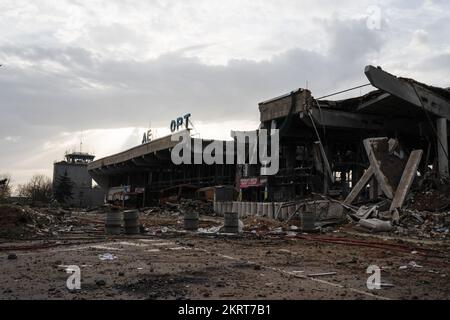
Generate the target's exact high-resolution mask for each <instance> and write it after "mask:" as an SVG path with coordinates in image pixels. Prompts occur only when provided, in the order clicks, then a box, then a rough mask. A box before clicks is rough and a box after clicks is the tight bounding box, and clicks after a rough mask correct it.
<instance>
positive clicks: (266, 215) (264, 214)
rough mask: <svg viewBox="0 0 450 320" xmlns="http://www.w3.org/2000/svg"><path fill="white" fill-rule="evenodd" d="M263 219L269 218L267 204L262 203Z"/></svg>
mask: <svg viewBox="0 0 450 320" xmlns="http://www.w3.org/2000/svg"><path fill="white" fill-rule="evenodd" d="M262 216H263V217H268V216H269V204H268V203H263V214H262Z"/></svg>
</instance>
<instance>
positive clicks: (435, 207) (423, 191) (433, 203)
mask: <svg viewBox="0 0 450 320" xmlns="http://www.w3.org/2000/svg"><path fill="white" fill-rule="evenodd" d="M364 145H365V147H366V151H367V154H368V157H369V160H370V163H371V164H370V167H369V168H368V169H367V170H366V172H365V174H364V176H363V177H362V178H361V180H360V181H359V182H358V184H357V185H356V186H355V187H354V188H353V190H352V192H350V194H349V195H348V196H347V198H346V200H345V201H344V203H343V205H344V206H346V208H347V209H350V210H348V211H349V216H350V217H351V218H352V219H353V220H354V221H356V222H357V223H358V224H359V226H361V227H363V228H364V229H368V230H370V231H372V232H394V233H396V234H399V235H406V236H414V237H418V238H432V239H445V238H448V237H449V222H450V210H449V211H448V212H446V211H445V210H446V209H450V201H449V200H448V199H449V198H448V196H449V195H450V194H449V192H448V190H446V189H447V188H446V184H445V183H439V182H436V179H435V180H434V185H433V186H432V185H430V184H429V183H426V180H427V179H428V177H427V174H425V175H424V176H423V177H420V176H417V173H418V171H419V170H418V167H419V164H420V161H421V158H422V153H423V152H422V150H414V151H412V152H411V153H410V155H409V156H406V153H405V152H404V151H403V150H402V149H401V147H400V143H399V142H398V141H397V140H394V139H387V138H372V139H367V140H365V141H364ZM369 181H370V183H372V184H374V185H373V186H372V188H373V187H374V186H376V187H379V190H376V195H375V197H374V198H375V199H378V200H380V201H378V202H377V203H373V199H372V201H370V202H365V203H361V202H359V207H358V206H356V207H355V206H353V205H352V203H353V202H354V201H356V200H357V198H358V195H359V193H360V192H361V191H362V189H363V188H364V187H365V186H366V185H367V184H368V183H369ZM374 189H375V188H374Z"/></svg>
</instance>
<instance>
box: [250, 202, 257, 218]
mask: <svg viewBox="0 0 450 320" xmlns="http://www.w3.org/2000/svg"><path fill="white" fill-rule="evenodd" d="M250 214H251V215H252V216H256V215H257V214H258V203H257V202H252V209H251V213H250Z"/></svg>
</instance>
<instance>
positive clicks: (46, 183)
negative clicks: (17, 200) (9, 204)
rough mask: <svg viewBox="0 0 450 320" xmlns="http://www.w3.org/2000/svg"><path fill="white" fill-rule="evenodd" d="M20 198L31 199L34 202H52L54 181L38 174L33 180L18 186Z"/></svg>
mask: <svg viewBox="0 0 450 320" xmlns="http://www.w3.org/2000/svg"><path fill="white" fill-rule="evenodd" d="M18 191H19V196H21V197H25V198H29V199H31V201H33V202H44V203H47V202H50V201H51V200H52V181H51V180H50V178H48V177H46V176H44V175H41V174H37V175H34V176H33V177H32V178H31V180H30V181H29V182H28V183H26V184H22V185H19V186H18Z"/></svg>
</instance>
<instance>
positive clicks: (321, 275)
mask: <svg viewBox="0 0 450 320" xmlns="http://www.w3.org/2000/svg"><path fill="white" fill-rule="evenodd" d="M336 274H337V273H336V272H323V273H309V274H308V277H325V276H334V275H336Z"/></svg>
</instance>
